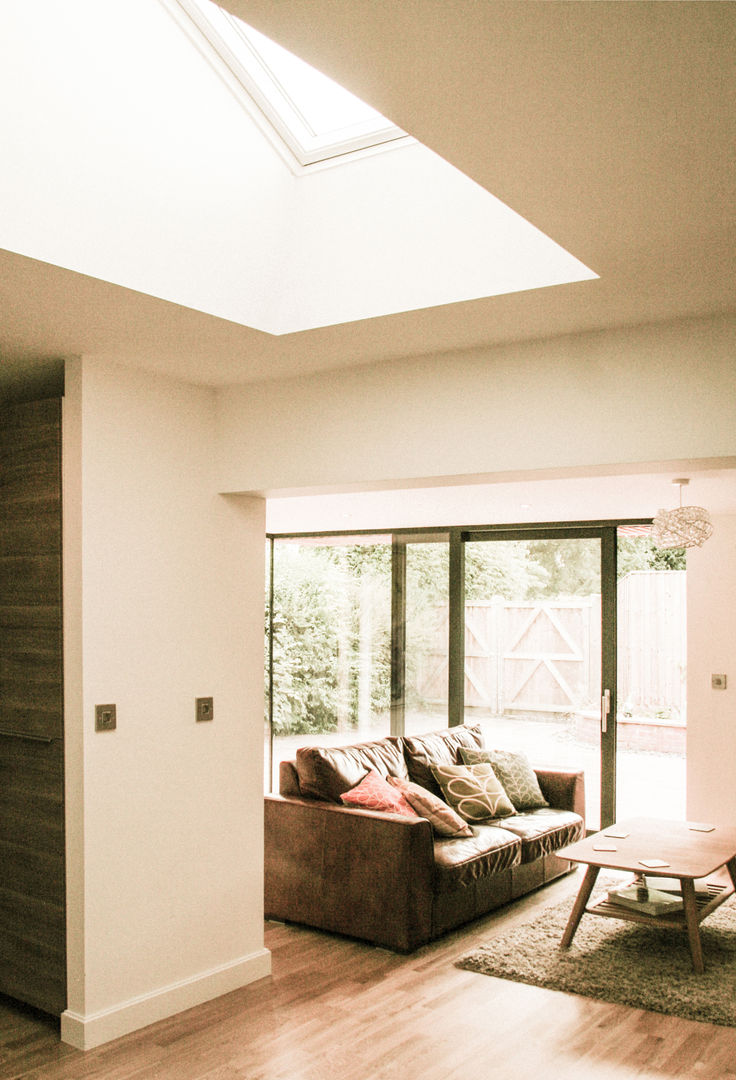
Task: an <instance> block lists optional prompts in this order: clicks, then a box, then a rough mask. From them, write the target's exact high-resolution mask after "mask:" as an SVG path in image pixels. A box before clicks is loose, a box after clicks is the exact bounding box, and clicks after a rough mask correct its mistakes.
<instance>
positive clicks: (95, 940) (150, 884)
mask: <svg viewBox="0 0 736 1080" xmlns="http://www.w3.org/2000/svg"><path fill="white" fill-rule="evenodd" d="M64 420H65V427H64V432H65V444H64V455H65V458H64V460H65V504H64V513H65V556H64V557H65V606H66V639H65V640H66V657H65V666H66V671H65V678H66V738H67V791H68V793H69V797H68V801H67V818H68V820H67V848H68V901H69V915H68V917H69V948H68V952H69V960H68V971H69V994H68V1008H67V1011H66V1013H65V1014H64V1016H63V1018H62V1034H63V1037H64V1038H65V1039H66V1040H67V1041H70V1042H72V1043H74V1044H75V1045H77V1046H82V1047H88V1046H92V1045H96V1044H97V1043H98V1042H101V1041H105V1040H106V1039H109V1038H113V1037H115V1036H117V1035H119V1034H122V1033H123V1032H125V1031H128V1030H132V1029H133V1028H137V1027H140V1026H142V1025H143V1024H146V1023H149V1022H151V1021H152V1020H155V1019H158V1018H159V1017H161V1016H165V1015H169V1014H170V1013H173V1012H176V1011H178V1010H180V1009H182V1008H186V1007H188V1006H189V1005H192V1004H196V1003H197V1002H199V1001H202V1000H206V999H207V998H209V997H212V996H215V995H216V994H218V993H222V992H225V991H227V990H230V989H233V988H234V987H236V986H239V985H242V984H244V983H246V982H249V981H251V980H252V979H254V978H259V977H261V976H263V975H265V974H267V973H268V971H269V970H270V968H269V955H268V953H267V952H266V951H265V950H264V948H263V907H262V903H263V901H262V844H263V833H262V769H263V766H262V753H263V750H262V745H263V666H262V665H263V642H262V611H263V590H264V544H263V530H264V504H263V502H262V501H261V500H259V499H255V498H241V497H233V498H227V497H223V496H219V495H217V494H216V486H215V476H214V471H213V464H212V463H213V458H214V454H213V431H214V396H213V394H212V392H210V391H205V390H202V389H198V388H195V387H191V386H187V385H185V384H178V383H175V382H173V381H171V380H168V379H165V378H162V377H158V376H153V375H150V374H146V373H141V372H137V371H131V370H127V369H124V368H120V367H116V366H114V365H111V364H107V363H101V362H95V361H94V360H92V359H85V360H82V361H74V362H71V363H70V364H69V365H68V370H67V388H66V402H65V416H64ZM207 695H212V696H213V697H214V713H215V718H214V721H213V722H211V723H204V724H201V723H200V724H197V723H195V719H194V716H195V712H194V710H195V697H198V696H207ZM111 702H114V703H115V704H116V705H117V715H118V726H117V730H116V731H114V732H105V733H96V732H95V730H94V707H95V705H96V704H106V703H111Z"/></svg>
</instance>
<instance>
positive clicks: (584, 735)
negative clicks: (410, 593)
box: [464, 534, 602, 829]
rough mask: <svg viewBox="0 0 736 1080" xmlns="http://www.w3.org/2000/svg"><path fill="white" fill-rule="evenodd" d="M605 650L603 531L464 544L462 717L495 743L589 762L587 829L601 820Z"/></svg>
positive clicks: (550, 759) (585, 765) (553, 759)
mask: <svg viewBox="0 0 736 1080" xmlns="http://www.w3.org/2000/svg"><path fill="white" fill-rule="evenodd" d="M474 535H477V534H474ZM601 654H602V642H601V540H600V538H599V537H586V538H579V537H571V538H562V539H541V538H540V539H537V538H530V539H513V540H502V539H498V540H494V539H491V538H490V537H489V539H488V540H486V539H483V540H475V539H473V540H470V541H468V542H467V543H466V544H465V711H464V716H465V722H466V723H480V724H481V726H482V728H483V731H484V736H485V743H486V746H487V747H488V748H493V749H506V750H521V751H523V752H524V753H525V754H526V755H527V757H528V758H529V760H530V761H531V762H532V764H533V765H540V766H544V765H550V766H556V767H571V768H576V769H580V768H582V769H584V771H585V786H586V803H587V805H586V818H587V821H586V824H587V827H588V828H589V829H596V828H599V827H600V821H601V803H600V789H601V711H600V709H601Z"/></svg>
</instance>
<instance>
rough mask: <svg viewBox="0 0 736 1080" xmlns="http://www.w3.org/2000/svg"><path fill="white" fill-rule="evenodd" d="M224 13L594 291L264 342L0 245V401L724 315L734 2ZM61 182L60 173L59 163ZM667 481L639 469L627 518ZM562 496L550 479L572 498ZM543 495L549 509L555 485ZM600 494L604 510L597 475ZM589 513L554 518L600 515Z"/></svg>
mask: <svg viewBox="0 0 736 1080" xmlns="http://www.w3.org/2000/svg"><path fill="white" fill-rule="evenodd" d="M224 6H226V7H228V8H229V9H230V10H231V11H233V12H234V13H235V14H237V15H239V16H241V17H242V18H243V19H245V20H246V21H247V22H249V23H251V24H252V25H254V26H256V27H257V28H258V29H259V30H261V31H262V32H264V33H266V34H267V35H269V36H270V37H272V38H274V39H275V40H278V41H279V42H280V43H281V44H283V45H285V46H286V47H287V48H289V49H291V50H292V51H294V52H296V53H297V54H298V55H300V56H302V57H303V58H304V59H306V60H308V61H309V62H311V63H312V64H314V65H315V66H316V67H318V68H320V69H321V70H324V71H325V72H326V73H327V74H329V75H331V76H332V77H333V78H335V79H337V80H338V81H339V82H341V83H342V84H343V85H345V86H346V87H348V89H350V90H352V91H353V92H355V93H356V94H358V95H359V96H360V97H362V98H363V99H365V100H366V101H367V102H369V103H370V104H371V105H373V106H374V107H375V108H376V109H378V110H379V111H380V112H381V113H383V114H384V115H386V116H388V117H390V118H391V120H393V121H394V122H395V123H396V124H397V125H399V126H400V127H401V128H403V129H404V130H406V131H408V132H409V133H410V134H411V135H413V136H415V137H416V138H417V139H418V140H419V141H420V142H422V143H424V144H425V145H426V146H428V147H429V148H430V149H431V150H433V151H435V152H436V153H437V154H439V155H440V156H442V157H443V158H445V159H446V160H447V161H449V162H451V163H452V164H453V165H455V166H457V167H458V168H459V169H461V170H462V171H463V172H464V173H466V174H467V175H468V176H469V177H471V178H472V179H473V180H475V181H476V182H477V183H479V184H480V185H481V186H483V187H484V188H486V189H487V190H488V191H490V192H492V193H493V194H494V195H495V196H497V197H498V198H499V199H501V200H502V201H503V202H505V203H506V204H508V205H509V206H510V207H512V208H513V209H514V210H515V211H517V212H518V213H519V214H521V215H523V216H524V217H525V218H526V219H527V220H528V221H530V222H531V223H532V224H533V225H535V226H536V227H537V228H538V229H540V230H542V231H543V232H544V233H545V234H547V235H548V236H550V237H552V238H553V239H554V240H555V241H556V242H557V243H558V244H560V245H561V246H562V247H564V248H565V249H566V250H567V251H569V252H571V253H573V254H574V255H575V256H576V257H577V258H579V259H580V260H581V261H582V262H583V263H584V264H585V265H586V266H589V267H591V268H593V269H594V270H595V271H596V273H598V274H599V275H600V276H599V279H598V280H596V281H584V282H578V283H573V284H567V285H560V286H555V287H551V288H543V289H535V290H531V291H527V292H522V293H516V294H510V295H503V296H497V297H494V298H491V299H477V300H469V301H464V302H460V303H453V304H445V305H443V306H438V307H432V308H425V309H422V310H415V311H410V312H406V313H400V314H394V315H389V316H384V317H379V318H364V319H359V320H357V321H353V322H350V323H345V324H342V325H338V326H330V327H326V328H320V329H314V330H308V331H304V332H301V333H287V334H284V335H282V336H279V337H273V336H271V335H269V334H265V333H262V332H259V331H256V330H252V329H248V328H246V327H244V326H241V325H238V324H237V323H235V322H230V321H227V320H225V319H222V318H216V317H214V316H212V315H207V314H203V313H201V312H199V311H195V310H192V309H191V308H187V307H185V306H180V305H177V304H173V303H170V302H167V301H165V300H161V299H156V298H154V297H152V296H149V295H145V293H142V292H136V291H134V290H131V289H126V288H123V287H121V286H118V285H113V284H110V283H109V282H105V281H102V280H100V279H98V278H95V277H92V276H86V275H84V274H81V273H75V272H72V271H70V270H66V269H62V268H60V267H58V266H54V265H52V264H51V263H48V262H43V261H40V260H38V259H33V258H30V257H28V256H24V255H18V254H14V253H12V252H10V251H0V397H1V396H7V395H12V394H13V393H14V392H15V391H16V387H17V386H18V385H20V384H21V383H22V384H24V385H26V386H27V385H29V383H31V382H33V381H34V380H35V383H36V385H37V386H38V388H40V389H43V388H44V387H48V386H51V385H53V384H54V382H55V380H57V379H58V377H59V372H60V369H61V365H60V360H61V359H62V358H63V357H65V356H70V355H80V354H92V355H100V356H106V357H109V358H114V359H117V360H119V361H120V362H124V363H130V364H134V365H136V366H143V367H147V368H150V369H152V370H158V371H161V372H165V373H170V374H172V375H176V376H177V377H181V378H184V379H187V380H190V381H193V382H197V383H205V384H208V385H212V386H226V385H229V384H237V383H243V382H247V381H249V380H254V379H266V378H276V377H281V376H290V375H295V374H304V373H309V372H315V371H321V370H329V369H337V368H345V367H349V366H357V365H364V364H368V363H373V362H380V361H387V360H388V361H395V362H401V360H402V358H404V357H412V356H417V355H425V354H432V353H438V352H447V351H450V350H453V349H466V348H476V347H483V346H484V345H495V344H500V343H503V342H510V341H517V340H527V339H535V338H543V337H548V336H554V335H560V334H569V333H575V332H580V331H586V330H594V329H603V328H607V327H615V326H623V325H633V324H637V323H648V322H658V321H662V320H668V319H673V318H680V317H685V316H701V315H707V314H709V313H715V312H726V311H733V310H735V309H736V294H735V293H734V280H735V277H734V251H736V210H735V208H736V182H735V177H736V171H735V170H734V153H733V149H734V146H736V65H734V56H735V55H736V4H734V3H732V2H730V0H729V2H719V0H715V2H710V0H699V2H696V3H689V2H685V3H666V2H649V0H645V2H637V0H633V2H628V3H619V2H617V0H613V2H608V0H581V2H577V3H568V2H567V0H560V2H558V0H539V2H537V0H525V2H524V3H520V2H518V0H508V2H506V0H488V2H482V3H479V2H477V0H402V2H401V3H395V4H388V3H386V2H385V0H361V3H360V4H354V3H344V4H335V3H334V0H284V2H282V3H278V4H274V3H273V0H225V4H224ZM5 107H6V108H9V107H11V102H10V101H6V105H5ZM29 137H31V138H32V137H33V132H29ZM72 164H73V163H72ZM58 167H59V170H60V173H61V174H66V173H68V169H69V168H70V163H69V162H66V161H64V160H63V159H62V160H60V161H59V166H58ZM64 179H65V182H68V176H66V175H65V176H64ZM48 182H49V184H51V185H53V183H54V177H53V176H51V177H49V178H48ZM153 242H154V243H155V237H154V238H153ZM1 243H2V237H0V244H1ZM144 254H145V253H142V257H143V256H144ZM684 464H687V463H684ZM729 464H730V465H732V464H733V463H729ZM701 468H702V466H701ZM676 474H677V473H676V472H675V473H673V471H672V470H669V471H668V467H664V471H663V472H660V471H659V470H658V469H654V470H653V471H652V473H651V477H652V486H651V487H650V488H649V489H648V490H647V494H646V496H644V495H643V494H642V497H641V500H640V501H641V504H642V507H644V506H646V507H647V509H646V510H645V509H642V511H641V512H642V514H644V513H650V512H653V510H654V509H656V506H655V505H654V504H655V503H656V504H657V505H659V504H660V503H661V501H662V500H661V499H660V497H659V493H661V491H662V487H664V489H665V492H666V491H667V486H668V484H669V481H670V480H671V478H672V475H676ZM687 474H688V472H687V471H685V472H683V475H687ZM712 474H713V475H712V479H713V482H714V483H715V484H716V487H715V488H712V489H711V490H709V491H706V492H705V494H704V497H703V502H705V503H706V504H707V502H708V498H709V497H710V498H711V499H712V500H714V501H715V502H717V503H718V505H719V506H720V505H722V506H723V509H724V512H726V511H730V512H733V510H734V509H736V500H734V497H733V491H732V489H731V487H730V486H728V487H727V489H721V488H720V487H719V486H718V485H719V483H721V482H723V481H724V480H725V481H726V482H727V484H728V483H729V482H730V481H731V479H732V475H733V473H732V472H729V471H728V470H726V471H725V472H723V471H722V470H719V469H713V470H712ZM663 478H664V484H662V483H661V481H662V479H663ZM574 482H576V480H575V478H567V480H565V483H566V484H567V485H568V486H567V488H566V489H565V491H566V493H567V496H566V497H567V498H569V499H570V500H571V502H572V501H573V499H572V496H573V488H572V487H571V486H570V485H572V484H573V483H574ZM547 483H548V484H549V487H548V488H547V496H546V497H547V498H549V499H552V500H554V498H555V491H556V490H560V489H558V488H556V487H555V485H554V484H552V483H551V478H548V481H547ZM611 483H613V481H612V480H610V479H609V480H607V481H605V484H609V485H610V484H611ZM539 490H540V491H541V488H540V489H539ZM597 490H598V491H599V492H603V491H604V490H608V491H609V494H610V496H611V498H612V499H614V498H615V491H614V490H613V489H611V488H608V489H606V488H605V486H604V480H603V479H602V480H601V486H599V488H598V489H597ZM631 490H632V489H631V488H629V494H630V493H631ZM719 490H723V491H724V494H723V497H722V498H721V497H720V496H718V495H717V491H719ZM475 491H476V494H478V491H479V489H478V488H477V487H476V488H475ZM501 494H502V493H501V491H500V489H499V488H498V487H496V488H495V495H496V496H497V497H498V498H497V509H498V513H496V512H495V510H494V513H493V514H490V515H489V516H488V517H489V520H503V519H504V518H505V517H507V516H508V518H509V519H510V520H524V518H523V517H522V516H521V514H520V513H515V514H512V513H511V508H512V507H513V506H516V507H518V506H519V503H520V501H529V500H528V499H523V495H522V493H521V489H520V488H519V489H516V490H514V491H511V490H509V491H508V497H509V498H508V502H505V501H504V500H502V499H501V498H500V496H501ZM588 495H589V496H590V492H588ZM719 499H720V502H719V501H718V500H719ZM287 501H288V500H287ZM665 501H666V500H665ZM595 502H596V499H591V498H587V500H584V502H583V503H580V510H581V512H580V513H579V514H574V513H572V512H567V510H566V512H565V516H567V517H573V516H580V517H595V516H599V515H598V514H597V513H596V512H595V509H594V508H592V507H593V506H594V504H595ZM494 505H495V504H494ZM609 505H611V504H609ZM626 505H627V507H629V508H630V507H631V506H632V505H633V504H632V500H631V499H627V500H626ZM637 505H638V504H637ZM537 506H538V512H537V507H535V509H534V512H533V515H532V518H531V519H530V520H553V519H554V517H555V515H554V514H552V513H551V507H550V505H549V504H537ZM448 512H449V504H448ZM356 513H357V511H356ZM630 515H631V510H630V509H629V510H628V511H627V516H630ZM603 516H608V514H606V515H603ZM453 517H454V520H456V521H457V520H461V518H460V517H455V516H454V515H453ZM447 520H449V518H448V519H447ZM476 520H480V519H479V518H477V517H476ZM319 527H326V526H319ZM349 527H358V525H357V524H356V523H355V521H351V523H350V526H349Z"/></svg>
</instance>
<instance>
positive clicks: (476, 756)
mask: <svg viewBox="0 0 736 1080" xmlns="http://www.w3.org/2000/svg"><path fill="white" fill-rule="evenodd" d="M460 756H461V757H462V760H463V762H464V763H465V764H466V765H478V764H480V763H481V762H484V761H485V762H487V763H488V764H489V765H490V766H491V768H492V769H493V771H494V773H495V774H496V776H497V777H498V779H499V780H500V781H501V783H502V785H503V789H504V791H505V792H506V794H507V795H508V797H509V798H510V799H511V802H512V803H513V804H514V809H515V810H538V809H539V808H540V807H542V806H549V803H548V802H547V800H546V799H545V797H544V795H543V794H542V790H541V788H540V786H539V781H538V780H537V774H536V773H535V772H534V769H533V768H532V767H531V765H530V764H529V759H528V758H527V756H526V754H522V753H512V752H511V751H510V750H469V749H467V748H466V747H463V748H462V749H461V750H460Z"/></svg>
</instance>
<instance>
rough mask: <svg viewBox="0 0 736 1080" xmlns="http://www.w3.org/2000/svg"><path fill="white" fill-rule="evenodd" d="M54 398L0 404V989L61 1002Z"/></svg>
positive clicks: (51, 1004) (57, 429) (48, 1005)
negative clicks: (0, 944)
mask: <svg viewBox="0 0 736 1080" xmlns="http://www.w3.org/2000/svg"><path fill="white" fill-rule="evenodd" d="M61 526H62V522H61V403H60V402H59V401H56V400H54V401H41V402H33V403H26V404H16V405H9V406H8V405H6V406H3V407H2V408H1V409H0V867H2V875H0V937H1V938H2V948H1V949H0V992H2V993H5V994H8V995H10V996H12V997H17V998H19V999H20V1000H22V1001H25V1002H28V1003H29V1004H31V1005H35V1006H36V1007H37V1008H41V1009H44V1010H46V1011H47V1012H51V1013H60V1012H61V1011H62V1010H63V1009H64V1008H65V1007H66V943H65V939H66V926H65V895H64V893H65V885H64V743H63V685H62V670H63V668H62V606H61V596H62V583H61V538H62V534H61Z"/></svg>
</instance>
